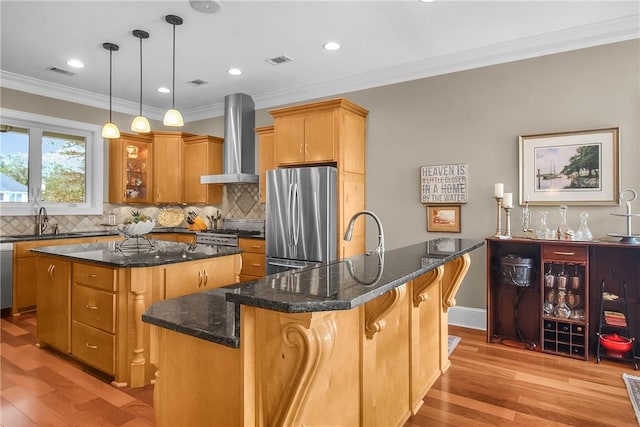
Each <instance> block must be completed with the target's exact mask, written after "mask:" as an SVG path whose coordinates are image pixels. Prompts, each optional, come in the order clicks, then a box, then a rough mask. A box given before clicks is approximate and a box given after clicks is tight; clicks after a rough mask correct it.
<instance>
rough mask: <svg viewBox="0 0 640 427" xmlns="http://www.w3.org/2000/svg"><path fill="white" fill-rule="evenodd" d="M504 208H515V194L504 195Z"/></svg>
mask: <svg viewBox="0 0 640 427" xmlns="http://www.w3.org/2000/svg"><path fill="white" fill-rule="evenodd" d="M502 207H503V208H512V207H513V194H512V193H504V195H503V196H502Z"/></svg>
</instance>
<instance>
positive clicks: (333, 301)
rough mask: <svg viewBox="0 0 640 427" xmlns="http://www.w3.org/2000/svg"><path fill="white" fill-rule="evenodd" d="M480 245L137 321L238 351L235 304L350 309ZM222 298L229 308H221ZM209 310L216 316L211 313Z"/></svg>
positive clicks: (465, 244)
mask: <svg viewBox="0 0 640 427" xmlns="http://www.w3.org/2000/svg"><path fill="white" fill-rule="evenodd" d="M483 244H484V241H478V240H467V239H451V238H442V239H434V240H429V241H427V242H423V243H418V244H415V245H411V246H406V247H403V248H399V249H393V250H389V251H386V252H385V253H384V254H383V256H378V255H375V254H374V255H371V256H367V255H359V256H355V257H351V258H348V259H345V260H342V261H339V262H335V263H332V264H326V265H321V266H319V267H312V268H308V269H304V270H299V271H296V272H285V273H278V274H274V275H271V276H267V277H265V278H263V279H261V280H256V281H252V282H246V283H243V284H239V285H232V286H227V287H225V288H222V289H220V290H215V291H205V292H201V293H197V294H192V295H187V296H184V297H179V298H175V299H172V300H165V301H159V302H156V303H154V304H153V305H152V306H151V307H150V308H149V309H148V310H147V311H146V312H145V313H144V314H143V316H142V320H143V321H144V322H147V323H150V324H153V325H156V326H160V327H163V328H166V329H170V330H173V331H178V332H182V333H185V334H188V335H192V336H195V337H198V338H202V339H206V340H209V341H213V342H216V343H219V344H223V345H227V346H230V347H235V348H237V347H238V346H239V342H240V336H239V332H240V331H239V327H238V325H239V310H238V309H237V308H238V305H239V304H243V305H247V306H254V307H260V308H265V309H268V310H273V311H279V312H286V313H305V312H320V311H333V310H350V309H353V308H355V307H358V306H360V305H362V304H365V303H366V302H368V301H371V300H373V299H375V298H377V297H379V296H380V295H382V294H384V293H386V292H388V291H390V290H392V289H394V288H396V287H398V286H400V285H402V284H404V283H406V282H408V281H409V280H412V279H414V278H416V277H419V276H421V275H423V274H425V273H427V272H429V271H431V270H434V269H436V268H438V267H439V266H441V265H444V264H446V263H447V262H449V261H452V260H454V259H456V258H459V257H461V256H463V255H464V254H466V253H468V252H471V251H472V250H474V249H477V248H479V247H481V246H482V245H483ZM222 298H226V300H227V301H229V304H226V305H225V304H224V303H222ZM231 303H233V304H231ZM234 307H235V308H234ZM212 309H213V310H216V312H215V313H212V312H210V310H212ZM230 332H233V334H232V335H230V334H229V333H230Z"/></svg>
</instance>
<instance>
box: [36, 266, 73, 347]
mask: <svg viewBox="0 0 640 427" xmlns="http://www.w3.org/2000/svg"><path fill="white" fill-rule="evenodd" d="M36 265H37V267H36V269H35V271H36V277H37V298H38V325H37V329H38V341H39V342H44V343H46V344H47V345H50V346H51V347H54V348H56V349H57V350H60V351H62V352H64V353H69V352H70V351H71V347H70V330H69V304H70V295H69V284H70V282H71V262H69V261H65V260H61V259H58V258H53V257H47V256H40V257H37V263H36Z"/></svg>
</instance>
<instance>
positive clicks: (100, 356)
mask: <svg viewBox="0 0 640 427" xmlns="http://www.w3.org/2000/svg"><path fill="white" fill-rule="evenodd" d="M114 349H115V336H114V335H112V334H108V333H106V332H103V331H101V330H99V329H96V328H92V327H91V326H87V325H85V324H83V323H80V322H76V321H75V320H74V321H73V322H72V324H71V354H73V355H74V356H75V357H76V358H78V359H79V360H81V361H83V362H84V363H86V364H87V365H90V366H93V367H94V368H96V369H98V370H100V371H102V372H104V373H106V374H109V375H114V374H115V372H116V363H115V361H116V359H115V352H114Z"/></svg>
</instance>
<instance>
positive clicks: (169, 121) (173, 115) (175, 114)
mask: <svg viewBox="0 0 640 427" xmlns="http://www.w3.org/2000/svg"><path fill="white" fill-rule="evenodd" d="M164 19H165V21H167V22H168V23H169V24H171V25H172V26H173V83H172V84H173V86H172V88H171V95H172V100H171V109H170V110H168V111H167V112H166V113H165V115H164V120H163V121H162V124H163V125H165V126H174V127H180V126H184V120H183V119H182V114H180V111H178V110H176V25H182V22H183V21H182V18H181V17H179V16H176V15H167V16H165V17H164Z"/></svg>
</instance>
